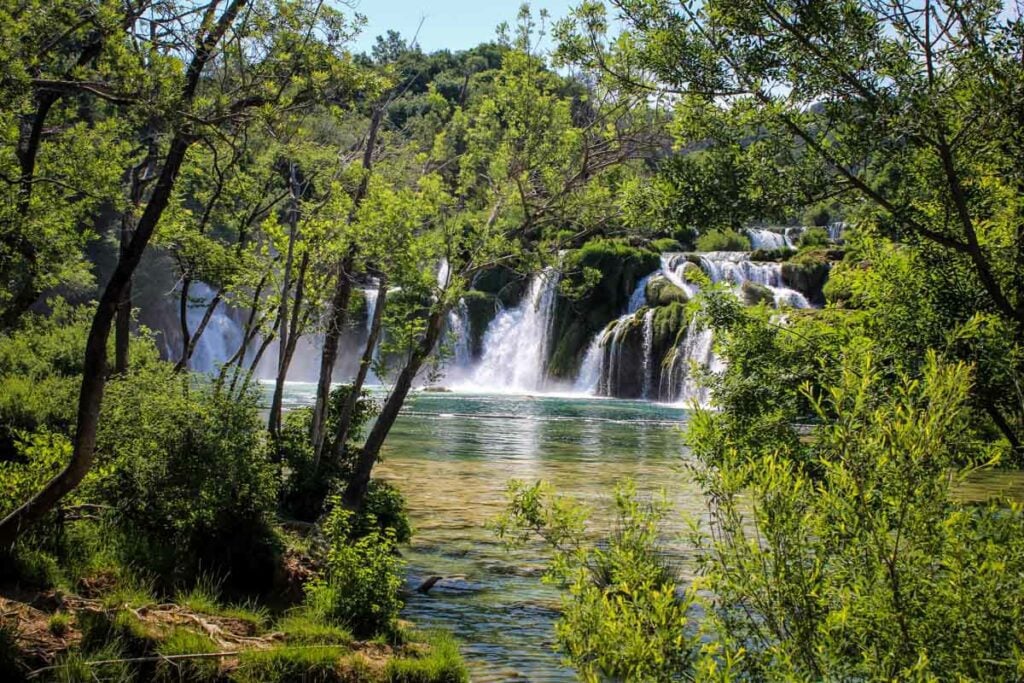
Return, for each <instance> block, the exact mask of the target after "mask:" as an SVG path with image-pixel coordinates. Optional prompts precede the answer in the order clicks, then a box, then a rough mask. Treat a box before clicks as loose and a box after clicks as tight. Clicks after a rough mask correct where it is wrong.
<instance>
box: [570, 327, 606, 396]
mask: <svg viewBox="0 0 1024 683" xmlns="http://www.w3.org/2000/svg"><path fill="white" fill-rule="evenodd" d="M606 336H607V331H606V330H602V331H601V332H598V333H597V334H595V335H594V339H593V340H591V342H590V346H588V347H587V353H586V355H584V356H583V362H582V363H580V371H579V373H578V374H577V375H576V383H575V384H574V385H573V390H575V391H578V392H580V393H583V394H598V393H599V390H600V384H601V375H602V374H603V372H604V342H605V338H606Z"/></svg>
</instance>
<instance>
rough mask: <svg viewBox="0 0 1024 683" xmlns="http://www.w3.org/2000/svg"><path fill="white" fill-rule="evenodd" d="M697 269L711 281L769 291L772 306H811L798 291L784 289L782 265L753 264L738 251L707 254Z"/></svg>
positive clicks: (702, 257) (744, 254) (753, 262)
mask: <svg viewBox="0 0 1024 683" xmlns="http://www.w3.org/2000/svg"><path fill="white" fill-rule="evenodd" d="M700 262H701V268H702V270H703V271H704V272H705V273H707V274H708V277H709V278H710V279H711V282H714V283H718V282H727V283H729V284H731V285H733V286H734V287H741V286H742V285H743V283H744V282H752V283H754V284H756V285H761V286H762V287H767V288H768V289H770V290H771V292H772V295H773V297H774V299H775V305H776V306H790V307H792V308H810V306H811V304H810V302H808V301H807V297H805V296H804V295H803V294H801V293H800V292H798V291H796V290H795V289H790V288H788V287H786V286H785V284H784V283H783V280H782V266H781V264H778V263H773V262H763V263H761V262H755V261H751V260H750V255H749V254H747V253H746V252H742V251H709V252H707V253H704V254H702V255H701V257H700Z"/></svg>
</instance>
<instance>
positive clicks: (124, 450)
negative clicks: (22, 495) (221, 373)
mask: <svg viewBox="0 0 1024 683" xmlns="http://www.w3.org/2000/svg"><path fill="white" fill-rule="evenodd" d="M258 405H259V404H258V397H257V395H256V393H255V392H250V393H248V394H246V395H244V396H241V397H234V398H229V397H227V396H225V395H223V394H220V393H217V392H216V391H214V390H213V388H212V387H211V386H210V385H209V384H206V383H203V382H201V381H196V380H194V379H192V378H189V377H187V376H184V375H179V374H174V373H173V372H172V370H171V369H170V368H169V366H168V365H167V364H161V365H160V366H158V367H155V368H152V369H151V370H149V371H147V372H139V373H136V374H133V375H131V376H129V377H128V378H125V379H120V380H115V381H112V382H111V383H110V385H109V388H108V391H107V397H106V399H105V401H104V406H103V415H102V418H101V420H100V432H99V438H98V440H97V451H98V456H99V465H100V471H101V472H102V473H103V476H102V477H101V479H100V481H99V483H98V484H97V486H96V488H97V489H98V494H99V496H100V497H101V499H102V500H103V501H104V502H106V504H107V505H109V506H111V508H112V509H113V511H114V519H115V520H116V523H117V525H118V527H119V528H120V530H121V531H122V532H123V541H124V543H125V546H126V547H125V549H124V550H125V555H126V557H125V558H124V559H125V560H126V561H128V562H129V563H132V564H136V565H138V566H141V567H142V568H145V569H148V570H151V571H153V572H154V573H155V574H157V575H158V576H159V577H160V579H161V581H162V582H163V583H164V584H166V586H167V587H169V585H171V584H174V583H177V582H179V581H186V582H191V581H193V580H195V579H196V578H197V577H198V576H199V575H200V574H201V573H206V574H210V573H212V574H217V575H222V576H224V577H225V578H226V579H227V582H226V584H225V586H226V588H228V589H229V590H234V589H238V590H239V591H241V592H251V591H262V590H266V589H267V588H269V586H270V585H271V582H272V577H273V574H274V569H275V567H276V560H277V556H278V551H279V547H278V543H277V540H276V537H275V536H274V534H273V533H272V531H271V526H270V522H271V519H272V517H273V514H274V509H275V504H276V498H277V476H276V472H275V468H274V465H273V464H272V463H271V461H270V458H269V449H268V444H267V442H266V438H265V431H266V430H265V428H264V425H263V422H262V420H261V418H260V414H259V408H258Z"/></svg>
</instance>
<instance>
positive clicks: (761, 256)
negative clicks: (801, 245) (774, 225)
mask: <svg viewBox="0 0 1024 683" xmlns="http://www.w3.org/2000/svg"><path fill="white" fill-rule="evenodd" d="M794 254H796V249H790V248H789V247H781V248H779V249H755V250H754V251H752V252H750V260H751V261H755V262H761V263H763V262H766V261H775V262H778V261H788V260H789V259H790V258H792V256H793V255H794Z"/></svg>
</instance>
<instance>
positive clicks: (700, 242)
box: [695, 228, 750, 251]
mask: <svg viewBox="0 0 1024 683" xmlns="http://www.w3.org/2000/svg"><path fill="white" fill-rule="evenodd" d="M695 246H696V247H697V251H750V238H749V237H747V236H746V235H745V234H743V233H740V232H737V231H736V230H733V229H731V228H724V229H721V230H711V231H709V232H706V233H704V234H702V235H701V236H700V237H698V238H697V242H696V245H695Z"/></svg>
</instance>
